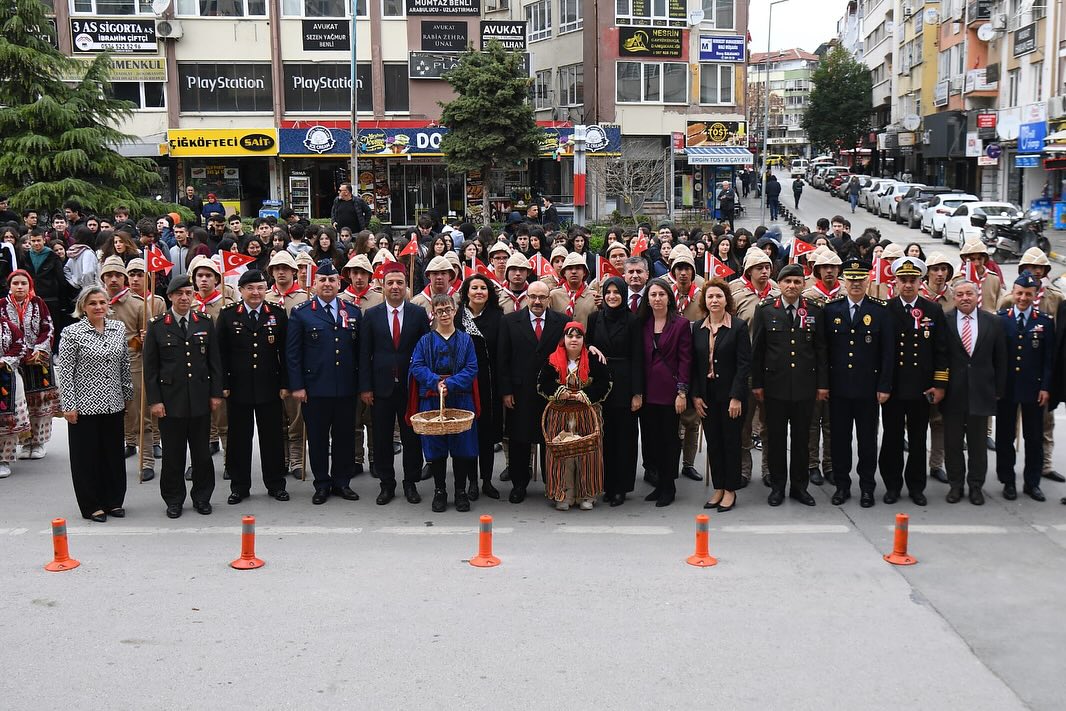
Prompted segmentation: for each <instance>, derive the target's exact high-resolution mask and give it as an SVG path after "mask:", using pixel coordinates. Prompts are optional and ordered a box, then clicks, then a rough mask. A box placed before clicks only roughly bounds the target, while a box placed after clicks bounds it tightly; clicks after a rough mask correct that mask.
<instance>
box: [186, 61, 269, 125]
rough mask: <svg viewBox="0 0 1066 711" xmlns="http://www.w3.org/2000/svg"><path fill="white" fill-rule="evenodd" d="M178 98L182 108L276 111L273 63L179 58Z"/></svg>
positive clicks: (213, 110)
mask: <svg viewBox="0 0 1066 711" xmlns="http://www.w3.org/2000/svg"><path fill="white" fill-rule="evenodd" d="M178 102H179V104H180V106H181V110H182V111H191V112H225V113H232V112H244V111H273V110H274V89H273V81H272V80H271V76H270V65H269V64H235V63H233V62H218V63H214V62H178Z"/></svg>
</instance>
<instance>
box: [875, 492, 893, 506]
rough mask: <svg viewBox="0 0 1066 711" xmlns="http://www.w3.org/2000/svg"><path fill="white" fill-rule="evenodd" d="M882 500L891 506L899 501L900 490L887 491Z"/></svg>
mask: <svg viewBox="0 0 1066 711" xmlns="http://www.w3.org/2000/svg"><path fill="white" fill-rule="evenodd" d="M870 496H873V494H870ZM881 500H882V501H884V502H885V503H886V504H888V505H889V506H891V505H892V504H894V503H896V502H897V501H899V492H898V491H886V492H885V495H884V496H883V497H882V498H881Z"/></svg>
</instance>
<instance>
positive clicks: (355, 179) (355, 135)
mask: <svg viewBox="0 0 1066 711" xmlns="http://www.w3.org/2000/svg"><path fill="white" fill-rule="evenodd" d="M357 5H358V1H357V0H352V27H351V30H349V31H350V32H351V38H350V39H351V45H352V116H351V123H352V156H351V163H352V193H353V194H354V195H358V194H359V70H358V69H357V68H356V66H357V65H356V39H355V34H356V33H355V19H356V16H357V15H358V9H357V7H356V6H357Z"/></svg>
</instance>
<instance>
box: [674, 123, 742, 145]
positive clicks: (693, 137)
mask: <svg viewBox="0 0 1066 711" xmlns="http://www.w3.org/2000/svg"><path fill="white" fill-rule="evenodd" d="M747 127H748V124H747V122H746V121H689V122H688V131H687V133H686V134H685V145H686V146H687V147H689V148H696V147H698V146H744V145H746V144H747V137H746V136H747Z"/></svg>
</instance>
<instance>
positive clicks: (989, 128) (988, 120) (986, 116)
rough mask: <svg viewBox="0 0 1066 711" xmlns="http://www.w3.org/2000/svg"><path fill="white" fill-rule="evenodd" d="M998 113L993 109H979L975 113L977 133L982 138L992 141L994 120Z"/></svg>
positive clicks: (994, 126) (993, 137) (994, 129)
mask: <svg viewBox="0 0 1066 711" xmlns="http://www.w3.org/2000/svg"><path fill="white" fill-rule="evenodd" d="M998 118H999V114H997V113H996V112H995V111H981V112H980V113H978V114H977V135H978V137H979V138H981V139H982V140H986V141H993V140H995V138H996V121H997V119H998Z"/></svg>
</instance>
